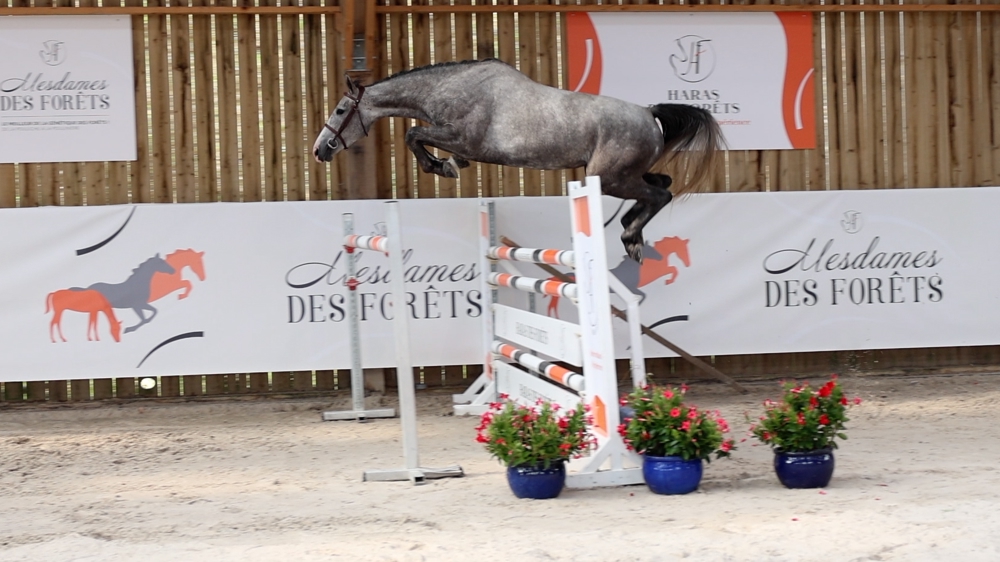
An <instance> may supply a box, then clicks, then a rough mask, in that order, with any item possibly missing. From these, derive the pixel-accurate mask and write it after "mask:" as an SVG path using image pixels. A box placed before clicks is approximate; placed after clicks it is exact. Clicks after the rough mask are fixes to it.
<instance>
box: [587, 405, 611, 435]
mask: <svg viewBox="0 0 1000 562" xmlns="http://www.w3.org/2000/svg"><path fill="white" fill-rule="evenodd" d="M590 414H591V415H592V416H594V426H593V427H594V430H595V431H597V433H599V434H600V435H601V437H607V436H608V409H607V406H605V405H604V401H603V400H601V397H600V396H595V397H594V402H593V404H592V405H591V410H590Z"/></svg>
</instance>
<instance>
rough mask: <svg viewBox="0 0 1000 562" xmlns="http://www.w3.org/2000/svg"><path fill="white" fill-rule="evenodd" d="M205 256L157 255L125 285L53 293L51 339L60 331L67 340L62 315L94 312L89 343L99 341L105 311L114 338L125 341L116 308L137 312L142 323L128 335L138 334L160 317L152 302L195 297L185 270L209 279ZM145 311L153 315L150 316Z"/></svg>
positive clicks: (49, 302)
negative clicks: (100, 320) (173, 296)
mask: <svg viewBox="0 0 1000 562" xmlns="http://www.w3.org/2000/svg"><path fill="white" fill-rule="evenodd" d="M204 255H205V252H197V251H195V250H192V249H190V248H188V249H185V250H177V251H175V252H173V253H170V254H167V257H166V258H165V259H164V258H161V257H160V255H159V254H157V255H156V256H154V257H151V258H149V259H148V260H146V261H144V262H143V263H141V264H140V265H139V267H137V268H135V269H133V270H132V275H130V276H129V278H128V279H126V280H125V281H123V282H122V283H116V284H113V283H94V284H93V285H90V286H89V287H87V288H83V287H72V288H69V289H63V290H59V291H53V292H52V293H49V295H48V298H47V299H46V304H45V313H46V314H48V313H49V311H50V310H54V311H55V314H54V315H53V317H52V321H51V322H50V324H49V332H50V333H49V336H50V338H51V339H52V341H53V342H55V341H56V340H55V335H54V333H53V330H56V331H58V332H59V337H60V338H62V341H66V338H65V337H63V333H62V325H61V321H62V313H63V312H64V311H66V310H75V311H79V312H89V313H90V322H89V324H88V326H87V339H88V340H90V339H95V340H96V339H98V337H97V320H98V313H100V312H103V313H104V315H105V316H106V317H107V318H108V322H109V323H110V324H111V335H112V336H114V338H115V341H121V322H119V321H118V319H117V318H116V317H115V313H114V310H113V309H114V308H131V309H132V310H133V311H135V313H136V315H137V316H138V317H139V323H138V324H136V325H134V326H129V327H127V328H125V333H129V332H134V331H135V330H137V329H139V328H140V327H141V326H142V325H143V324H147V323H149V322H150V321H151V320H152V319H153V318H154V317H155V316H156V308H154V307H153V306H152V305H150V304H149V303H151V302H153V301H155V300H157V299H161V298H163V297H165V296H167V295H169V294H171V293H174V292H175V291H178V290H180V291H182V292H181V293H180V294H178V295H177V298H178V299H184V298H187V297H188V295H190V294H191V289H192V285H191V282H190V281H188V280H186V279H184V278H183V277H182V276H181V272H182V271H183V270H184V269H185V268H190V269H191V271H193V272H194V274H195V275H196V276H198V279H199V280H200V281H204V280H205V264H204V261H203V256H204ZM145 312H150V313H151V314H150V315H149V316H148V317H147V316H146V314H145Z"/></svg>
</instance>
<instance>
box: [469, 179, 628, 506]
mask: <svg viewBox="0 0 1000 562" xmlns="http://www.w3.org/2000/svg"><path fill="white" fill-rule="evenodd" d="M569 203H570V216H571V217H572V218H571V224H572V231H573V250H572V251H569V250H550V249H540V250H539V249H531V248H512V247H508V246H497V245H496V233H495V226H494V225H495V220H494V219H495V217H494V213H495V203H493V202H484V203H483V204H481V205H480V225H481V226H480V231H481V233H480V247H481V256H482V258H481V261H480V263H481V267H482V271H483V276H482V278H483V288H482V294H483V300H484V302H485V303H486V304H487V306H484V307H483V324H482V325H483V342H484V344H485V348H486V349H485V350H484V355H485V358H484V359H485V362H484V373H483V375H482V376H480V377H479V379H477V380H476V382H474V383H473V385H472V386H471V387H470V388H469V389H468V390H467V391H466V392H465V393H464V394H456V395H454V397H453V398H454V401H455V403H456V405H455V413H456V414H457V415H476V414H481V413H482V412H483V411H485V410H486V408H487V407H488V404H489V402H492V401H495V400H497V399H498V397H499V395H500V394H506V395H508V396H509V397H510V398H511V399H513V400H517V401H519V402H521V403H524V404H529V405H533V404H535V402H536V400H538V399H539V398H541V399H544V400H550V401H552V402H555V403H558V404H559V405H560V406H561V407H562V408H578V407H582V406H583V405H587V406H589V408H590V414H591V416H592V417H593V423H592V424H591V431H592V432H593V434H594V435H595V436H596V437H597V442H598V446H597V450H595V451H593V452H592V453H591V455H590V456H589V457H585V458H584V459H581V460H579V461H574V462H572V463H571V466H570V468H571V470H570V472H569V474H567V478H566V485H567V487H570V488H594V487H599V486H622V485H626V484H641V483H642V482H643V478H642V469H641V468H640V467H641V461H640V459H639V457H638V456H637V455H635V454H634V453H632V452H631V451H629V450H628V449H627V448H626V447H625V444H624V442H623V441H622V439H621V437H620V436H619V435H618V431H617V429H618V425H619V423H621V416H620V414H619V397H618V377H617V372H616V369H615V349H614V340H613V337H614V336H613V334H612V329H611V297H610V292H609V291H610V290H614V292H615V293H616V294H617V295H618V296H619V297H620V298H622V299H623V300H624V301H625V303H626V305H627V311H628V322H629V340H630V342H629V343H630V346H631V359H632V369H631V373H632V379H633V384H635V385H641V384H644V383H645V365H644V362H643V355H642V340H641V332H640V330H641V324H640V323H639V305H638V302H639V299H638V297H636V296H635V295H634V294H633V293H632V292H631V291H629V290H628V289H627V288H626V287H625V286H624V285H623V284H622V283H621V282H620V281H619V280H618V279H617V278H616V277H615V276H614V275H611V274H610V273H609V271H608V264H607V254H606V249H605V241H604V224H603V213H602V209H601V184H600V179H599V178H597V177H588V178H587V179H586V183H585V184H581V183H580V182H570V183H569ZM511 262H531V263H543V264H548V265H561V266H565V267H572V268H573V269H574V270H575V274H576V279H575V281H576V282H575V283H562V282H559V281H553V280H543V279H535V278H531V277H525V276H523V275H520V274H519V272H517V269H516V267H514V265H513V264H512V263H511ZM498 264H499V265H501V266H502V267H504V268H505V269H507V270H510V271H512V273H498V272H497V271H496V269H497V267H498ZM501 288H502V289H515V290H519V291H524V292H528V293H536V294H544V295H551V296H559V297H565V298H567V299H568V300H570V301H572V302H574V303H575V304H576V305H577V307H578V312H579V319H580V323H579V324H574V323H571V322H566V321H564V320H559V319H556V318H550V317H548V316H544V315H541V314H535V313H533V312H528V311H524V310H520V309H517V308H513V307H510V306H506V305H502V304H499V303H498V302H497V291H498V290H499V289H501ZM559 363H563V364H569V365H571V366H574V367H579V368H582V369H581V370H580V371H575V370H573V369H570V368H566V367H563V366H562V365H560V364H559Z"/></svg>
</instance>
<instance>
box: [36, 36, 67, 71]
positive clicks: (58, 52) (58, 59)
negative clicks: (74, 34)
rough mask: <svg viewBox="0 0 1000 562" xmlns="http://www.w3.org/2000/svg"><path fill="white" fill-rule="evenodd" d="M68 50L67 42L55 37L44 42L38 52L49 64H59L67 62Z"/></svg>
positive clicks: (43, 60)
mask: <svg viewBox="0 0 1000 562" xmlns="http://www.w3.org/2000/svg"><path fill="white" fill-rule="evenodd" d="M66 52H67V51H66V43H64V42H62V41H56V40H55V39H53V40H50V41H45V42H44V43H42V50H41V51H39V52H38V56H40V57H42V62H44V63H45V64H47V65H49V66H59V65H60V64H62V63H64V62H66Z"/></svg>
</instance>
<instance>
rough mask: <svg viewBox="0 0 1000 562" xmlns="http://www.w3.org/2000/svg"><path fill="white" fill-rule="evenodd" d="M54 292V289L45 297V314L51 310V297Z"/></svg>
mask: <svg viewBox="0 0 1000 562" xmlns="http://www.w3.org/2000/svg"><path fill="white" fill-rule="evenodd" d="M55 294H56V292H55V291H52V292H51V293H49V296H47V297H45V314H48V313H49V311H50V310H52V297H53V296H54V295H55Z"/></svg>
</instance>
